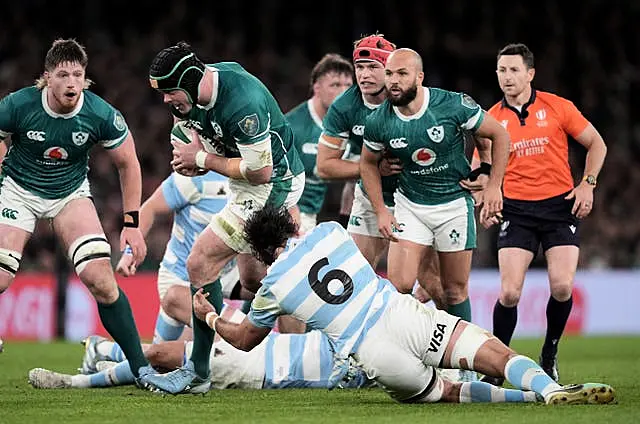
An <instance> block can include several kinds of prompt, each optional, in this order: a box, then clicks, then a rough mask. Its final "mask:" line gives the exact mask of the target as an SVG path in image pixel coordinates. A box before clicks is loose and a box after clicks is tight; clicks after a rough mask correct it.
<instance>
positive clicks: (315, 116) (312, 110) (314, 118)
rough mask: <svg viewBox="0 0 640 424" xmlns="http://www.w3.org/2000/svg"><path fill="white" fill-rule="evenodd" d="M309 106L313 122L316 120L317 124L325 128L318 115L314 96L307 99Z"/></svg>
mask: <svg viewBox="0 0 640 424" xmlns="http://www.w3.org/2000/svg"><path fill="white" fill-rule="evenodd" d="M307 107H308V108H309V115H311V119H313V122H315V123H316V125H317V126H318V127H320V129H321V130H323V129H324V128H323V127H322V119H320V115H318V112H316V109H315V108H314V107H313V99H312V98H311V99H309V100H307Z"/></svg>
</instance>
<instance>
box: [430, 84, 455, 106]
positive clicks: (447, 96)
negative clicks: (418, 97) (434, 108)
mask: <svg viewBox="0 0 640 424" xmlns="http://www.w3.org/2000/svg"><path fill="white" fill-rule="evenodd" d="M461 95H462V93H459V92H457V91H449V90H444V89H442V88H435V87H429V104H434V105H436V104H439V103H442V102H446V101H449V100H451V99H459V98H460V96H461Z"/></svg>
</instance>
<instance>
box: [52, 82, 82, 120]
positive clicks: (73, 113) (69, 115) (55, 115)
mask: <svg viewBox="0 0 640 424" xmlns="http://www.w3.org/2000/svg"><path fill="white" fill-rule="evenodd" d="M48 91H49V88H48V87H44V88H43V89H42V108H43V109H44V111H45V112H47V115H49V116H51V117H52V118H63V119H70V118H73V117H74V116H76V115H77V114H78V113H79V112H80V109H82V105H83V104H84V90H82V91H81V92H80V98H79V99H78V103H77V104H76V107H75V108H74V109H73V110H72V111H71V112H69V113H57V112H54V111H53V109H51V107H49V102H47V92H48Z"/></svg>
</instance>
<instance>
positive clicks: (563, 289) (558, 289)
mask: <svg viewBox="0 0 640 424" xmlns="http://www.w3.org/2000/svg"><path fill="white" fill-rule="evenodd" d="M550 281H551V279H550ZM572 290H573V285H572V284H571V282H570V281H567V280H565V281H561V282H554V281H551V296H553V298H554V299H555V300H557V301H558V302H566V301H567V300H569V298H570V297H571V292H572Z"/></svg>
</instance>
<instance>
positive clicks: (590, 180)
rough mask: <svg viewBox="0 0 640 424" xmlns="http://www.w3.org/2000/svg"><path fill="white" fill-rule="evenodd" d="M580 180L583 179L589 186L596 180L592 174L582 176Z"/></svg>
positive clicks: (595, 182)
mask: <svg viewBox="0 0 640 424" xmlns="http://www.w3.org/2000/svg"><path fill="white" fill-rule="evenodd" d="M582 181H585V182H586V183H587V184H589V185H590V186H594V187H595V186H596V184H597V182H598V180H597V179H596V177H595V176H593V175H586V176H585V177H584V178H582Z"/></svg>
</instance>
